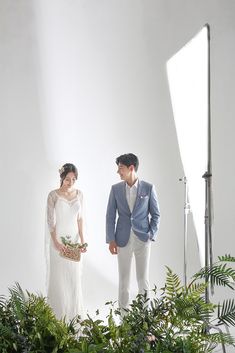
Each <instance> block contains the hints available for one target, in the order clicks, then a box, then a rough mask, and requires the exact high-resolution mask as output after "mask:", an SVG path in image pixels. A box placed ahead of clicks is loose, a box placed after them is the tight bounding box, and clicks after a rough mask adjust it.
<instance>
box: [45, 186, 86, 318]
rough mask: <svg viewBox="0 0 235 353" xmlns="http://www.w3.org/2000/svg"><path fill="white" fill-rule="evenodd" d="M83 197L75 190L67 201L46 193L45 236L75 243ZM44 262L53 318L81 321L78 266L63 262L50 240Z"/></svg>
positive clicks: (52, 192) (71, 262)
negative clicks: (66, 239) (75, 318)
mask: <svg viewBox="0 0 235 353" xmlns="http://www.w3.org/2000/svg"><path fill="white" fill-rule="evenodd" d="M82 210H83V195H82V192H81V191H79V190H77V195H76V197H75V198H74V199H73V200H71V201H68V200H66V199H65V198H63V197H61V196H60V195H58V193H57V192H56V190H53V191H51V192H50V193H49V195H48V199H47V224H48V229H49V232H51V231H53V230H54V229H55V230H56V236H57V239H58V241H60V242H61V239H60V237H62V236H63V237H65V236H69V237H70V238H71V241H72V242H79V234H78V223H77V222H78V219H79V218H80V217H82ZM48 240H49V241H48V245H49V246H48V250H49V251H48V255H49V256H48V257H49V259H48V260H49V261H47V263H48V265H47V281H48V283H47V298H48V303H49V304H50V306H51V307H52V309H53V311H54V313H55V315H56V317H57V318H58V319H62V318H64V317H65V319H66V321H69V320H71V319H73V318H74V317H75V316H76V315H78V314H79V315H80V316H81V317H83V300H82V288H81V266H82V263H81V262H82V260H80V262H75V261H72V260H69V259H65V258H63V257H61V256H60V254H59V252H58V250H56V249H55V247H54V244H53V241H52V239H51V236H50V234H49V239H48Z"/></svg>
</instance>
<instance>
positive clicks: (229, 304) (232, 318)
mask: <svg viewBox="0 0 235 353" xmlns="http://www.w3.org/2000/svg"><path fill="white" fill-rule="evenodd" d="M218 319H219V324H222V323H223V324H229V325H232V326H235V300H234V299H227V300H225V301H224V302H223V303H222V305H220V304H219V306H218Z"/></svg>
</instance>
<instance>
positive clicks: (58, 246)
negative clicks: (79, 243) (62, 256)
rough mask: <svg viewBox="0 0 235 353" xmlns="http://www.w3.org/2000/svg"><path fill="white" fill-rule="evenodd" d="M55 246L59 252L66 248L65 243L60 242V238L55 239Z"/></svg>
mask: <svg viewBox="0 0 235 353" xmlns="http://www.w3.org/2000/svg"><path fill="white" fill-rule="evenodd" d="M54 247H55V248H56V250H58V251H59V252H63V251H64V249H65V246H64V244H61V243H60V242H58V240H54Z"/></svg>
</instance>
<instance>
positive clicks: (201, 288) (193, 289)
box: [186, 283, 206, 297]
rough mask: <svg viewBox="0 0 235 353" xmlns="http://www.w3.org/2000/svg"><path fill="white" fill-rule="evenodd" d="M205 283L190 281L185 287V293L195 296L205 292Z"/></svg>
mask: <svg viewBox="0 0 235 353" xmlns="http://www.w3.org/2000/svg"><path fill="white" fill-rule="evenodd" d="M205 289H206V284H205V283H192V284H190V285H189V286H188V287H187V288H186V293H187V294H188V295H190V297H197V296H199V295H203V294H204V293H205Z"/></svg>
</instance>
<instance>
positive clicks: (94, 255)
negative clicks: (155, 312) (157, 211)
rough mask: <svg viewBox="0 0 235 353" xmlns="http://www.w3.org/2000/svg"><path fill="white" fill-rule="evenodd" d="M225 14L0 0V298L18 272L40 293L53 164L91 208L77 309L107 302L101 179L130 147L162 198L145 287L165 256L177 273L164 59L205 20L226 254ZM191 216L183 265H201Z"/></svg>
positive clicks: (179, 248) (229, 197)
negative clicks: (66, 167)
mask: <svg viewBox="0 0 235 353" xmlns="http://www.w3.org/2000/svg"><path fill="white" fill-rule="evenodd" d="M234 20H235V4H234V2H233V1H232V0H230V1H228V0H224V1H223V2H222V1H219V0H210V1H205V0H197V1H193V0H178V1H169V0H158V1H153V0H148V1H144V0H128V1H126V0H125V1H124V0H119V1H117V0H116V1H114V0H113V1H110V0H101V1H97V0H86V1H85V0H84V1H82V0H80V1H75V0H69V1H62V0H60V1H46V0H40V1H38V0H37V1H34V2H32V1H30V0H20V1H19V0H11V1H4V0H2V1H1V2H0V50H1V52H0V77H1V81H0V97H1V98H0V99H1V105H0V114H1V130H0V134H1V135H0V144H1V148H0V151H1V152H0V153H1V163H0V176H1V186H2V187H1V196H2V197H1V219H0V229H1V230H2V231H1V242H2V249H3V250H2V254H1V257H0V269H1V270H0V274H1V275H0V276H1V282H0V292H1V293H2V294H4V293H6V292H7V287H9V286H12V285H13V284H14V282H15V281H18V282H19V283H20V284H21V285H22V287H23V288H27V289H28V290H33V291H37V292H39V291H42V292H43V291H44V277H45V267H44V259H43V240H44V221H45V217H44V216H45V202H46V197H47V193H48V192H49V190H51V189H53V188H56V187H58V183H59V178H58V172H57V170H58V168H59V167H60V166H61V165H62V164H63V163H64V162H69V161H71V162H74V163H75V164H76V165H77V166H78V169H79V181H78V186H79V187H81V188H82V190H83V192H84V195H85V198H86V204H87V224H88V233H89V237H88V242H89V252H88V253H87V254H86V255H85V257H86V259H85V262H84V292H85V297H86V302H87V307H88V309H90V310H93V309H95V308H97V307H100V306H102V305H103V303H104V302H105V301H107V300H110V299H116V294H117V293H116V292H117V288H116V284H117V269H116V259H115V258H114V257H112V256H111V255H109V253H108V250H107V246H106V244H105V242H104V237H105V236H104V222H105V210H106V203H107V197H108V193H109V189H110V185H111V184H112V183H115V182H118V176H117V175H116V174H115V173H116V166H115V163H114V161H115V158H116V156H118V155H119V154H122V153H126V152H133V153H136V154H137V155H138V156H139V157H140V162H141V164H140V171H139V175H140V177H141V178H143V179H146V180H149V181H151V182H153V183H155V184H156V187H157V191H158V195H159V200H160V206H161V213H162V221H161V228H160V231H159V236H158V240H157V242H156V243H155V244H154V245H153V248H152V259H151V283H152V284H157V285H158V286H160V285H162V284H163V281H164V275H165V269H164V265H168V266H170V267H172V268H173V269H174V270H175V271H176V272H177V273H179V274H182V269H183V185H182V184H180V183H179V181H178V178H179V177H181V176H182V175H183V170H182V165H181V160H180V156H179V150H178V145H177V139H176V133H175V127H174V120H173V116H172V109H171V102H170V96H169V90H168V83H167V77H166V70H165V63H166V61H167V60H168V59H169V58H170V57H171V56H172V55H173V54H174V53H175V52H176V51H177V50H178V49H179V48H181V47H182V46H183V45H184V44H185V43H186V42H187V41H188V40H190V39H191V38H192V37H193V36H194V35H195V34H196V33H197V32H198V31H199V30H200V29H201V27H202V26H203V25H204V24H205V23H209V24H210V26H211V37H212V38H211V66H212V68H211V69H212V73H211V74H212V92H211V99H212V144H213V146H212V158H213V202H214V225H213V239H214V253H215V256H216V255H218V254H224V253H231V254H233V249H234V234H233V230H234V226H235V220H234V217H233V212H234V209H235V204H234V203H235V201H234V197H233V195H234V191H235V183H234V181H233V178H232V175H233V173H234V163H233V151H234V147H235V146H234V144H235V139H234V138H233V134H234V121H233V117H234V113H235V107H234V89H233V85H234V81H235V80H234V78H235V77H234V76H235V69H234V62H235V41H234V32H235V21H234ZM199 143H200V141H199ZM189 223H190V227H189V228H190V232H189V233H190V246H189V274H192V273H193V272H194V271H196V270H197V268H198V267H199V260H198V253H197V247H196V241H195V234H194V230H193V225H192V221H191V217H190V219H189ZM233 255H234V254H233ZM133 289H135V283H134V282H133Z"/></svg>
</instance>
